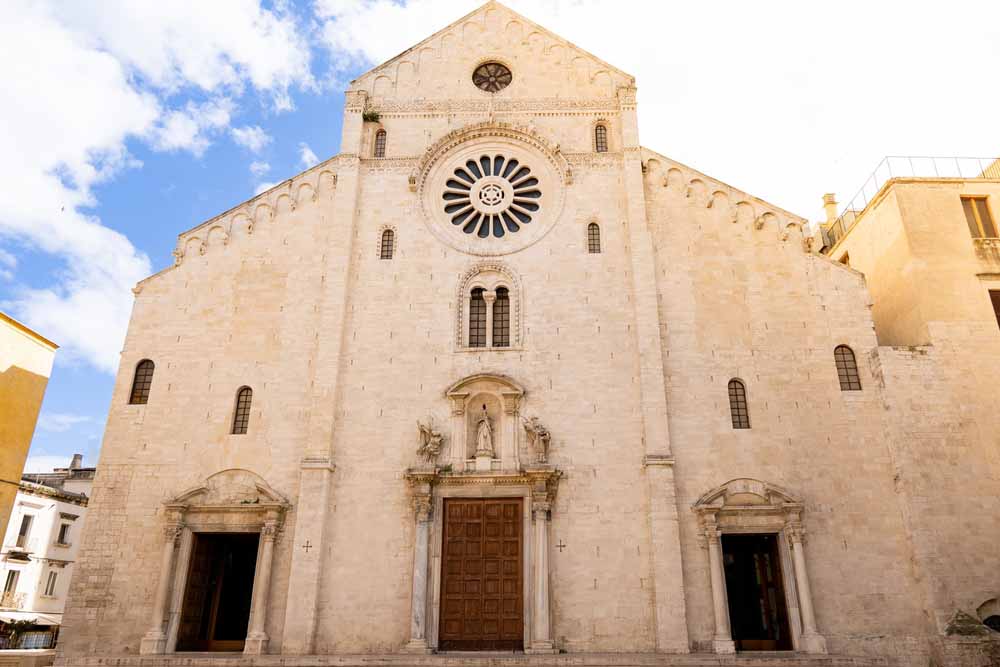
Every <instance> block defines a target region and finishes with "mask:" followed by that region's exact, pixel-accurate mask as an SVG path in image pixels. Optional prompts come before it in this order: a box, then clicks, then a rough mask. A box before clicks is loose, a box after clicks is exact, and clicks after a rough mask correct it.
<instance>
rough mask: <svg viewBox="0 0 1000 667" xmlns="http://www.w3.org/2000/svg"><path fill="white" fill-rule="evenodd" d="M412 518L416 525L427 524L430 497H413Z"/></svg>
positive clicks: (422, 495) (423, 495) (429, 515)
mask: <svg viewBox="0 0 1000 667" xmlns="http://www.w3.org/2000/svg"><path fill="white" fill-rule="evenodd" d="M412 502H413V517H414V519H416V521H417V523H427V522H428V521H430V520H431V507H432V504H431V497H430V495H429V494H420V495H415V496H413V501H412Z"/></svg>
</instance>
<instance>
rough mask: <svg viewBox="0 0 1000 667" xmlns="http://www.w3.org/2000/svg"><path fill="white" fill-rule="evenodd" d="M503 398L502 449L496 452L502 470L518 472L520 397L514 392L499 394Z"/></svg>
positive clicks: (519, 466) (519, 464)
mask: <svg viewBox="0 0 1000 667" xmlns="http://www.w3.org/2000/svg"><path fill="white" fill-rule="evenodd" d="M501 395H502V397H503V435H502V436H501V444H502V447H503V449H502V450H501V451H499V452H497V457H498V458H500V459H502V466H503V469H504V470H519V469H520V468H521V462H520V456H519V454H518V437H517V436H518V433H519V432H520V431H521V416H520V406H521V395H520V394H518V393H516V392H501Z"/></svg>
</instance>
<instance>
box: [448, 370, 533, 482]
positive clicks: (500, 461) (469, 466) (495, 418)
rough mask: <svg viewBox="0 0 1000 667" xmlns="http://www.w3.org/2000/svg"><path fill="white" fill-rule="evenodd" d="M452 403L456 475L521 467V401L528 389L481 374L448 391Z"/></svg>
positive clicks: (450, 456) (452, 450)
mask: <svg viewBox="0 0 1000 667" xmlns="http://www.w3.org/2000/svg"><path fill="white" fill-rule="evenodd" d="M447 396H448V400H449V401H450V403H451V446H450V450H449V452H448V456H447V459H448V460H447V463H450V464H451V466H452V469H453V470H455V471H459V472H461V471H469V472H472V471H478V472H490V471H514V470H519V469H520V467H521V463H520V460H521V452H520V431H521V430H522V429H521V416H520V410H521V399H522V398H523V397H524V389H522V388H521V386H520V385H518V384H517V383H516V382H514V381H513V380H511V379H510V378H507V377H504V376H501V375H489V374H480V375H473V376H471V377H467V378H465V379H464V380H461V381H460V382H457V383H456V384H454V385H452V386H451V387H450V388H449V389H448V391H447Z"/></svg>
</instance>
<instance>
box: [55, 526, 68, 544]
mask: <svg viewBox="0 0 1000 667" xmlns="http://www.w3.org/2000/svg"><path fill="white" fill-rule="evenodd" d="M56 544H61V545H63V546H66V545H68V544H69V524H68V523H64V524H62V525H60V526H59V537H57V538H56Z"/></svg>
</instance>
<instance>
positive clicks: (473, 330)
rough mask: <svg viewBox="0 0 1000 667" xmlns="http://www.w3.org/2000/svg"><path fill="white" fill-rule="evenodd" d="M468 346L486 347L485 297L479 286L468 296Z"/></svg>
mask: <svg viewBox="0 0 1000 667" xmlns="http://www.w3.org/2000/svg"><path fill="white" fill-rule="evenodd" d="M469 347H486V299H485V298H484V297H483V289H482V288H481V287H477V288H476V289H474V290H472V296H471V297H470V298H469Z"/></svg>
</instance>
